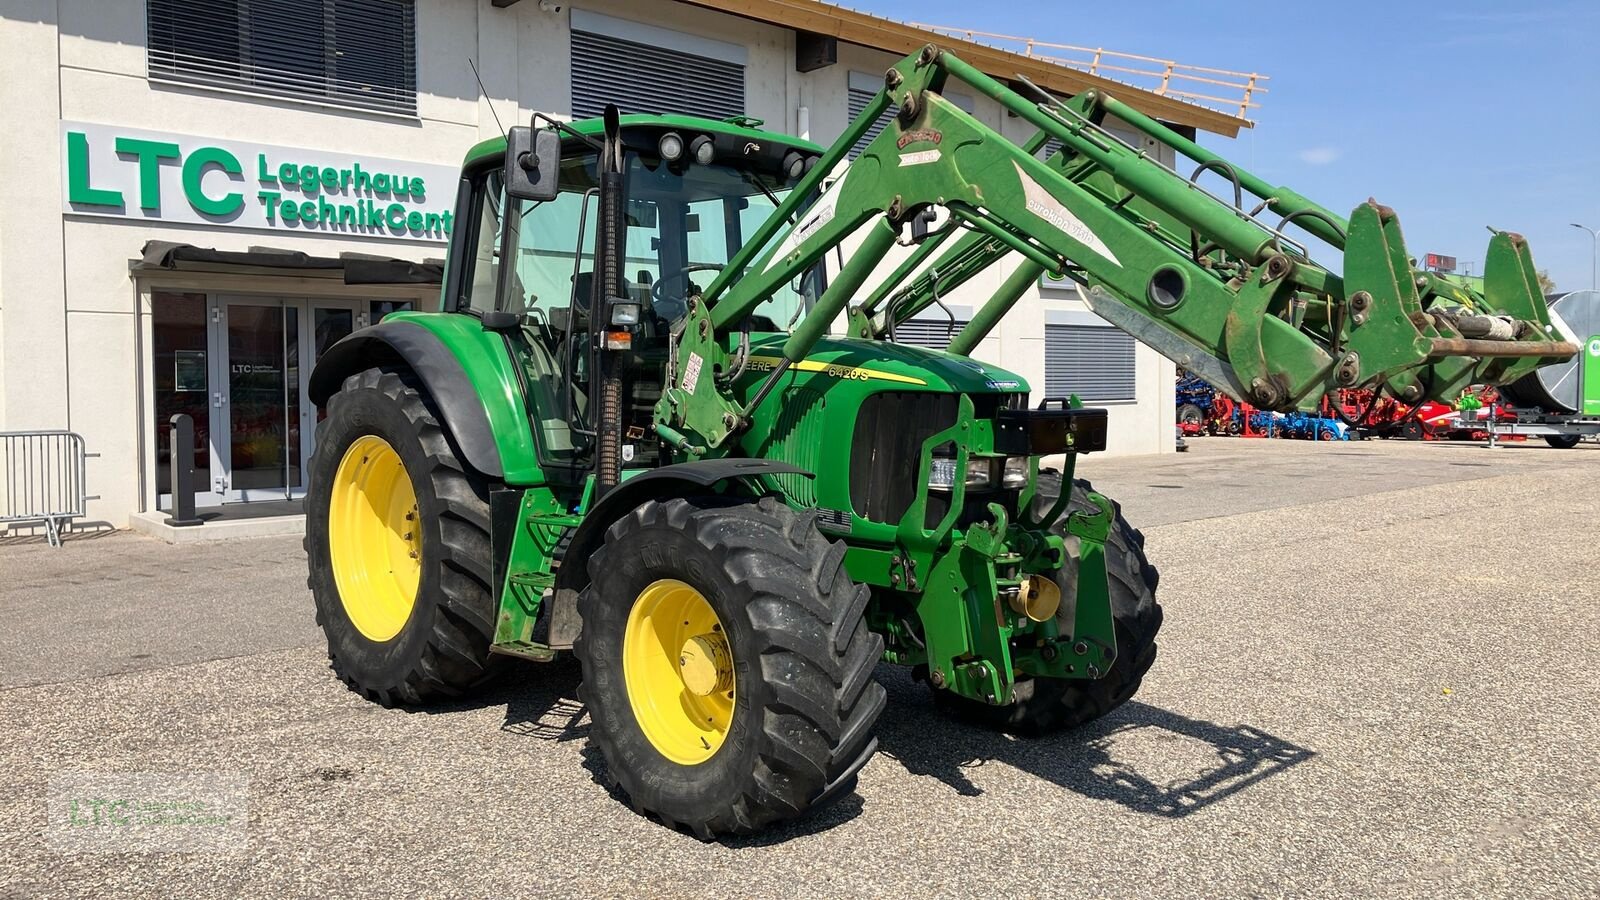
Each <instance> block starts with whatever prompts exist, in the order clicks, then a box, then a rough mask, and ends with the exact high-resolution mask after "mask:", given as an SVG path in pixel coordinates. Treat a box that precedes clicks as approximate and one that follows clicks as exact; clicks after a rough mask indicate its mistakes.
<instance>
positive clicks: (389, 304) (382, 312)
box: [367, 300, 417, 325]
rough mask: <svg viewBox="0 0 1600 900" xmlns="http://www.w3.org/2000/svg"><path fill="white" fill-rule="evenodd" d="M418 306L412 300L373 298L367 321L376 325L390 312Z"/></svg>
mask: <svg viewBox="0 0 1600 900" xmlns="http://www.w3.org/2000/svg"><path fill="white" fill-rule="evenodd" d="M416 308H417V305H416V304H415V303H412V302H411V301H410V300H373V301H372V302H371V303H369V304H368V307H367V309H368V317H367V321H368V322H371V323H372V324H373V325H376V324H378V323H379V322H382V321H383V319H384V317H385V316H387V315H388V314H389V313H392V312H406V311H409V310H413V309H416Z"/></svg>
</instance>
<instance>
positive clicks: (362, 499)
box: [328, 434, 422, 643]
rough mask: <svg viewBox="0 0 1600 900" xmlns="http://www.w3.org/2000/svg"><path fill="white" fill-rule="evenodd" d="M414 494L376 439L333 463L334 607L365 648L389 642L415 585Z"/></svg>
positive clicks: (368, 438) (390, 452)
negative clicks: (347, 619)
mask: <svg viewBox="0 0 1600 900" xmlns="http://www.w3.org/2000/svg"><path fill="white" fill-rule="evenodd" d="M421 526H422V522H421V520H420V518H419V514H418V510H417V493H416V490H415V489H414V488H413V487H412V486H411V476H410V475H409V474H407V472H406V467H405V464H404V463H403V462H401V460H400V454H399V453H398V452H396V451H395V449H394V447H393V446H391V445H390V444H389V442H388V441H386V440H384V439H383V438H381V437H378V436H377V435H375V434H368V435H362V436H361V437H359V438H356V439H355V441H353V442H352V443H351V444H350V446H349V448H348V449H347V450H345V454H344V456H343V457H342V458H341V459H340V460H339V468H338V469H337V470H336V471H335V472H334V475H333V487H332V490H331V491H330V492H329V498H328V555H329V557H330V562H331V563H332V565H333V578H334V583H335V585H336V586H337V587H338V589H339V602H340V603H341V604H343V606H344V610H345V614H346V615H348V616H349V617H350V622H351V624H353V625H355V627H356V630H357V631H359V632H361V634H362V635H363V636H365V637H366V638H367V639H368V640H371V641H377V642H380V643H381V642H383V641H388V640H390V639H392V638H394V636H395V635H397V634H399V633H400V630H401V629H402V628H404V627H405V624H406V622H407V621H408V620H409V619H410V618H411V612H412V609H413V607H415V605H416V601H417V587H418V585H419V584H420V583H421V580H422V527H421Z"/></svg>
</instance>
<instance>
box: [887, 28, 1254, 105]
mask: <svg viewBox="0 0 1600 900" xmlns="http://www.w3.org/2000/svg"><path fill="white" fill-rule="evenodd" d="M908 24H910V25H912V26H913V27H916V28H922V29H926V30H928V31H932V32H936V33H938V34H945V35H949V36H950V37H958V38H962V39H964V40H968V41H973V42H974V43H977V42H979V39H980V38H981V39H983V41H985V42H986V41H1003V42H1007V43H1010V44H1016V45H1020V47H997V49H1001V50H1008V51H1011V52H1016V53H1020V54H1022V55H1023V56H1026V57H1029V58H1031V59H1037V60H1039V61H1041V62H1047V63H1051V64H1052V65H1058V66H1066V67H1068V68H1072V69H1078V70H1080V71H1083V72H1088V73H1089V74H1090V75H1097V76H1100V77H1103V78H1113V79H1114V80H1117V81H1121V82H1123V83H1125V84H1129V85H1131V86H1133V87H1137V88H1140V89H1141V90H1146V91H1149V92H1151V93H1153V94H1158V95H1161V96H1166V97H1178V98H1182V99H1184V100H1190V101H1200V102H1199V103H1198V104H1197V105H1201V106H1207V107H1210V108H1211V109H1215V110H1217V111H1219V112H1226V113H1228V114H1229V115H1235V114H1237V115H1238V116H1239V118H1241V119H1245V120H1246V121H1252V120H1250V119H1249V118H1248V113H1249V112H1250V110H1252V109H1260V108H1261V104H1260V103H1258V102H1256V95H1258V94H1265V93H1267V92H1268V89H1267V87H1266V86H1265V85H1263V84H1262V83H1261V82H1264V81H1267V80H1269V79H1270V77H1271V76H1268V75H1262V74H1261V73H1259V72H1240V71H1235V70H1233V69H1218V68H1213V67H1210V66H1191V65H1188V64H1185V63H1180V62H1178V61H1176V60H1171V59H1161V58H1160V57H1155V56H1140V55H1139V54H1137V53H1121V52H1118V51H1116V50H1107V49H1105V48H1104V47H1081V46H1078V45H1076V44H1060V43H1055V42H1053V41H1041V40H1039V39H1038V38H1031V37H1021V36H1018V35H1011V34H999V33H996V32H992V31H976V30H974V29H971V28H952V27H950V26H945V25H927V24H924V23H918V22H913V23H908ZM1040 47H1044V48H1048V49H1050V50H1070V51H1072V52H1074V53H1087V54H1091V56H1090V58H1089V59H1086V60H1085V59H1072V58H1069V57H1064V56H1055V55H1050V54H1043V53H1036V52H1035V49H1036V48H1040ZM1130 62H1131V63H1152V64H1154V66H1155V68H1151V67H1137V66H1132V65H1127V63H1130ZM1107 72H1114V73H1118V74H1120V75H1127V76H1132V78H1116V77H1115V76H1113V75H1107V74H1106V73H1107ZM1210 75H1220V76H1225V78H1229V79H1236V80H1225V79H1224V78H1209V77H1206V76H1210ZM1134 79H1145V80H1147V81H1152V82H1155V84H1154V85H1153V86H1152V85H1150V84H1145V83H1141V82H1140V81H1137V80H1134ZM1174 82H1182V83H1181V84H1177V85H1174ZM1199 84H1209V85H1217V86H1220V87H1226V88H1233V89H1234V91H1237V92H1238V93H1237V94H1235V93H1233V92H1222V91H1219V92H1217V93H1224V94H1227V95H1228V96H1217V94H1208V93H1202V92H1200V91H1197V90H1189V89H1188V88H1190V87H1191V86H1193V85H1199ZM1235 109H1237V113H1235Z"/></svg>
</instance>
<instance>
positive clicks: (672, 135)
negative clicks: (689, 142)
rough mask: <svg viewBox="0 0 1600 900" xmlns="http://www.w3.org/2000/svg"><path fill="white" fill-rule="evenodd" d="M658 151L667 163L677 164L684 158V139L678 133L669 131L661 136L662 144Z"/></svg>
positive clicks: (658, 146) (659, 145)
mask: <svg viewBox="0 0 1600 900" xmlns="http://www.w3.org/2000/svg"><path fill="white" fill-rule="evenodd" d="M656 150H657V151H658V152H659V153H660V154H661V158H662V159H664V160H666V161H667V162H669V163H670V162H677V161H678V159H679V158H680V157H682V156H683V138H681V137H679V136H678V133H677V132H676V131H669V132H667V133H666V134H663V135H662V136H661V142H660V144H658V145H657V147H656Z"/></svg>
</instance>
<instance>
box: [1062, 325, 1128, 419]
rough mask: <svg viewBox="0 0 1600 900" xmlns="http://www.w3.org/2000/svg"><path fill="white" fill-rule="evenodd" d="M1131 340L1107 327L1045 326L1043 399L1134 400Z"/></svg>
mask: <svg viewBox="0 0 1600 900" xmlns="http://www.w3.org/2000/svg"><path fill="white" fill-rule="evenodd" d="M1133 347H1134V344H1133V338H1131V337H1129V336H1128V334H1127V333H1126V332H1123V331H1121V330H1119V329H1117V328H1113V327H1111V326H1110V325H1057V324H1054V323H1051V324H1047V325H1045V329H1044V383H1045V396H1048V397H1066V396H1068V395H1071V394H1077V395H1078V397H1079V398H1080V399H1082V400H1085V401H1101V400H1132V399H1134V362H1133Z"/></svg>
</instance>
